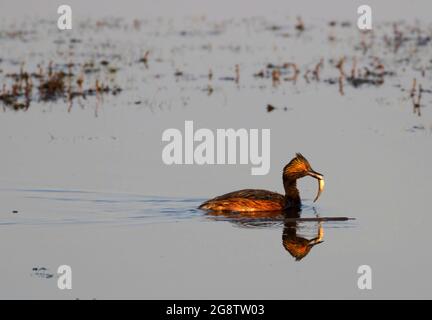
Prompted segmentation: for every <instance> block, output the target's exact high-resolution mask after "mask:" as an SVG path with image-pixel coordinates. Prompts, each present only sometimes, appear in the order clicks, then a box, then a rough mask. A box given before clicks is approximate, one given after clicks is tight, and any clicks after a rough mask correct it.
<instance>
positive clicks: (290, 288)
mask: <svg viewBox="0 0 432 320" xmlns="http://www.w3.org/2000/svg"><path fill="white" fill-rule="evenodd" d="M423 11H424V10H423ZM299 13H302V16H303V17H304V20H305V25H306V30H305V31H304V32H303V33H300V34H298V33H297V32H296V31H295V29H294V27H293V26H294V24H295V23H296V20H295V14H292V15H289V17H285V16H284V17H277V16H276V17H273V16H264V17H262V16H256V17H253V18H251V17H250V16H249V17H246V18H241V17H237V18H235V19H234V18H233V19H228V18H227V19H223V17H218V18H209V19H203V18H201V17H192V18H191V17H189V18H184V17H175V18H172V19H170V18H167V17H162V18H148V19H144V20H143V21H142V22H141V24H140V28H138V29H134V27H133V18H134V17H131V16H130V15H128V16H127V17H126V18H121V19H120V18H119V19H118V20H116V19H112V18H111V19H105V20H102V21H105V22H104V23H100V24H99V27H96V25H97V24H96V22H95V21H96V20H95V19H93V18H89V19H88V20H85V19H83V20H79V21H82V23H77V24H76V25H77V28H76V29H75V30H74V31H73V33H72V34H67V35H64V34H62V33H59V32H58V31H57V30H56V29H55V25H54V24H52V23H51V22H50V19H47V21H40V20H38V19H35V20H31V21H30V22H28V21H27V22H25V21H24V20H20V19H15V21H14V22H10V21H8V20H3V21H2V24H0V25H1V28H2V29H1V30H0V31H3V32H2V33H1V35H2V36H1V37H0V47H1V58H2V60H1V62H0V69H1V70H2V73H0V78H1V79H2V81H3V83H4V82H7V81H10V79H9V78H7V77H4V76H5V75H6V74H7V73H11V72H19V68H20V64H21V63H22V62H23V61H25V68H26V70H27V69H28V70H30V71H34V70H36V65H37V64H38V63H43V64H44V65H47V64H48V62H49V61H50V60H52V61H54V63H58V64H59V66H58V67H59V68H61V65H62V64H63V65H64V64H67V63H68V62H70V60H72V61H73V62H76V63H77V67H76V68H77V69H76V70H75V71H76V72H79V68H80V66H81V65H82V64H84V63H85V62H88V61H94V62H95V63H96V64H98V63H99V62H100V61H101V60H106V59H108V60H109V61H110V64H112V65H113V66H114V67H116V68H118V69H119V70H118V71H117V72H116V73H115V74H114V75H113V74H111V73H109V72H106V70H105V71H104V68H103V67H100V69H101V71H100V72H99V73H98V72H96V73H95V74H90V75H89V78H91V81H90V80H89V81H88V83H87V85H91V83H93V81H94V78H97V77H99V79H101V80H103V81H106V82H107V83H110V84H116V85H118V86H120V87H122V89H123V91H122V92H121V93H120V94H119V95H117V96H112V95H106V96H103V101H102V102H101V103H99V102H98V101H96V98H95V97H88V98H87V99H86V100H85V101H81V102H79V101H78V100H76V101H74V105H73V107H72V109H71V111H70V112H68V103H67V101H63V99H59V100H57V101H54V102H48V103H46V102H40V101H37V99H35V100H34V101H33V102H32V103H31V105H30V107H29V109H28V110H26V111H24V110H20V111H14V110H12V109H10V108H5V109H4V110H3V111H2V112H1V113H0V146H1V155H2V156H1V165H0V252H1V253H2V257H3V258H2V261H1V263H0V283H1V286H0V298H48V297H50V298H82V299H86V298H89V299H91V298H98V299H100V298H431V289H432V281H431V280H430V275H429V271H430V269H431V267H432V254H431V253H430V250H429V242H430V240H429V238H430V237H429V232H430V231H429V230H430V226H431V225H432V218H431V215H430V206H429V199H430V195H431V188H430V181H431V179H432V171H431V169H430V164H431V163H432V151H431V150H432V148H431V146H432V134H431V128H432V114H431V110H432V108H431V105H430V103H431V96H430V93H429V92H428V91H427V90H430V89H431V88H430V74H429V70H430V67H431V65H430V61H429V60H428V57H430V53H431V48H430V46H431V44H430V43H426V45H425V46H417V47H418V50H417V51H415V50H414V49H415V48H416V46H415V45H414V44H413V43H415V42H414V41H412V42H410V41H408V42H407V43H406V44H404V45H403V46H401V48H400V49H399V50H400V51H399V52H397V53H392V50H391V48H387V47H386V46H385V45H384V44H383V41H380V39H382V36H383V35H385V34H387V35H391V34H392V21H399V20H400V19H401V18H402V17H401V16H394V17H393V16H387V17H386V18H387V21H389V22H382V23H381V24H377V31H376V40H375V45H374V46H372V47H371V48H370V49H369V50H370V51H368V52H367V53H366V54H363V53H362V51H361V50H357V49H355V48H356V45H358V43H359V42H360V40H361V37H360V35H359V33H358V31H356V29H355V28H354V26H351V27H346V28H345V27H342V26H341V25H340V23H341V21H344V20H346V19H345V18H344V16H343V17H342V19H341V20H337V21H338V25H337V26H336V30H337V32H336V33H335V34H336V36H337V37H340V39H339V40H336V41H335V42H334V43H333V42H329V40H328V35H329V33H330V29H329V26H328V25H327V23H328V22H329V20H326V19H321V20H320V19H315V20H313V22H312V21H311V20H312V19H310V20H307V18H305V17H307V14H306V13H304V11H302V12H300V11H299ZM252 16H253V15H252ZM213 19H214V20H213ZM107 21H108V22H110V23H113V24H114V25H113V26H110V25H106V22H107ZM416 23H417V22H415V20H414V19H412V20H409V21H405V22H403V23H401V29H402V30H406V28H409V26H411V25H416ZM418 24H419V25H420V27H421V29H422V30H426V31H424V33H423V34H421V36H422V37H426V36H428V35H429V33H430V31H427V30H430V26H429V25H428V21H427V20H420V22H418ZM29 26H31V27H29ZM275 26H276V27H275ZM17 30H33V31H32V32H28V33H26V32H24V33H21V35H23V37H24V39H23V38H19V37H18V38H11V37H10V35H11V34H13V33H11V31H17ZM5 31H8V32H5ZM428 32H429V33H428ZM286 33H287V34H288V35H286ZM71 39H76V40H74V41H72V40H71ZM148 50H149V51H150V54H149V58H148V59H149V61H148V66H145V65H144V64H143V63H139V62H138V61H139V59H140V58H142V56H143V54H144V53H145V52H146V51H148ZM70 52H72V53H73V55H71V54H70ZM343 55H346V56H347V60H346V70H347V72H348V71H349V69H350V68H351V65H352V61H353V60H352V58H353V57H356V58H357V59H358V63H359V64H360V65H362V66H366V65H368V63H369V62H370V58H369V57H370V56H379V57H380V58H381V59H382V62H383V64H384V65H385V67H386V70H389V71H393V72H395V73H396V74H395V75H394V76H388V77H386V78H385V82H384V84H383V85H380V86H368V85H365V86H361V87H359V88H354V87H352V86H350V85H349V84H346V85H345V87H344V95H340V93H339V91H338V86H337V84H333V85H332V84H329V83H328V82H325V81H324V80H326V79H334V78H336V79H337V76H338V70H337V68H335V67H334V65H333V64H332V62H330V61H329V59H333V60H334V61H337V60H338V59H340V57H341V56H343ZM407 57H408V58H409V60H408V62H406V63H401V62H398V61H399V60H400V59H401V58H407ZM321 58H324V67H323V70H322V74H321V80H320V81H312V80H311V81H310V83H307V81H306V80H305V79H304V78H303V74H304V72H305V71H306V70H307V69H311V70H312V69H313V68H314V67H315V65H316V64H317V63H318V62H319V61H320V59H321ZM287 61H288V62H295V63H296V64H298V66H299V68H300V70H301V75H300V76H299V79H298V81H297V83H296V84H293V83H292V82H290V81H281V83H280V84H278V85H273V83H272V79H271V78H263V79H262V78H257V77H254V76H253V75H254V74H255V73H257V72H259V71H260V70H266V65H267V64H269V63H272V64H275V65H278V64H283V63H285V62H287ZM236 64H238V65H239V67H240V79H239V83H238V84H236V83H235V81H227V80H226V79H225V78H226V77H234V76H235V65H236ZM422 68H423V69H425V70H426V72H425V75H424V76H423V77H422V75H421V69H422ZM209 69H212V73H213V78H212V79H211V80H209V79H208V72H209ZM177 71H181V72H182V74H181V75H180V74H178V75H177V76H176V75H175V73H176V72H177ZM413 77H416V78H417V79H418V81H419V82H420V83H422V85H423V89H425V90H426V91H425V92H424V93H423V96H422V106H421V116H418V115H417V114H414V113H413V107H412V102H411V99H410V97H409V91H410V89H411V85H412V79H413ZM209 86H211V87H212V92H211V94H209V91H208V88H209ZM268 104H271V105H273V106H275V107H276V109H275V110H273V111H271V112H267V109H266V107H267V105H268ZM81 105H82V106H81ZM284 108H286V110H285V109H284ZM185 120H193V121H194V125H195V127H196V128H209V129H212V130H216V129H217V128H271V157H270V159H271V170H270V173H269V174H268V175H266V176H251V175H250V167H251V165H232V166H217V165H215V166H208V165H206V166H196V165H195V166H187V165H181V166H166V165H165V164H164V163H163V162H162V159H161V152H162V148H163V147H164V145H165V144H164V143H163V142H162V141H161V136H162V132H163V131H164V130H165V129H167V128H178V129H180V130H183V128H184V121H185ZM295 152H302V153H303V154H304V155H305V156H306V157H307V158H308V159H309V160H310V162H311V164H312V167H313V168H314V169H315V170H317V171H319V172H322V173H323V174H324V175H325V178H326V189H325V190H324V193H323V195H322V197H321V198H320V199H319V200H318V202H317V203H314V204H313V203H312V199H313V197H314V195H315V190H316V185H315V183H316V182H315V181H312V179H308V178H305V179H303V180H301V181H300V182H299V188H300V191H301V195H302V198H303V202H304V208H303V211H302V217H315V216H317V215H319V216H321V217H340V216H344V217H352V218H355V219H356V220H350V221H339V222H334V221H333V222H323V223H322V227H323V231H324V238H323V239H324V242H323V243H321V244H319V245H316V246H314V247H313V248H312V249H311V251H310V252H309V254H308V255H307V256H305V257H304V258H303V259H301V260H300V261H295V259H294V258H293V257H292V256H291V254H290V253H289V252H288V251H287V250H286V249H285V248H284V246H283V235H284V232H285V231H284V230H286V225H285V223H284V221H283V219H281V218H280V217H275V218H274V219H259V220H258V221H256V220H255V221H251V220H250V219H245V218H241V217H240V218H239V217H238V216H235V217H232V218H229V217H228V218H227V217H221V216H211V215H207V214H206V213H205V212H202V211H200V210H197V209H196V208H197V206H198V205H199V204H200V203H201V202H202V201H204V200H205V199H208V198H210V197H213V196H216V195H219V194H223V193H226V192H229V191H233V190H236V189H242V188H246V187H251V188H252V187H253V188H262V189H268V190H274V191H279V192H282V190H283V188H282V179H281V171H282V168H283V166H284V164H286V163H287V162H288V161H289V160H290V159H291V157H292V156H293V155H294V153H295ZM318 229H319V224H318V223H317V222H301V223H298V225H297V226H296V230H297V232H298V234H299V236H300V235H301V236H302V237H306V238H309V239H310V238H313V237H315V236H316V234H317V230H318ZM285 234H286V232H285ZM63 264H68V265H70V266H71V267H72V270H73V289H72V290H70V291H67V290H64V291H61V290H59V289H58V288H57V285H56V279H57V276H56V270H57V267H58V266H60V265H63ZM363 264H367V265H370V266H371V267H372V270H373V289H372V290H367V291H362V290H359V289H358V287H357V279H358V276H359V275H358V274H357V268H358V267H359V266H360V265H363ZM34 268H36V269H34ZM40 268H46V269H47V270H45V269H42V271H43V272H41V269H40ZM47 274H52V275H53V276H52V277H47V276H46V275H47Z"/></svg>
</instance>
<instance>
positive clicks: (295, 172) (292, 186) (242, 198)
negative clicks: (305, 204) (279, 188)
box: [198, 153, 324, 212]
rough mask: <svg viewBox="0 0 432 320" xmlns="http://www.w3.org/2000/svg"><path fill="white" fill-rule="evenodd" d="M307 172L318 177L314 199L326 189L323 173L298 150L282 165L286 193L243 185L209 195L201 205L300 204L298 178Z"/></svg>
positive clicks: (251, 208)
mask: <svg viewBox="0 0 432 320" xmlns="http://www.w3.org/2000/svg"><path fill="white" fill-rule="evenodd" d="M305 176H311V177H313V178H315V179H317V180H318V193H317V195H316V197H315V200H314V202H315V201H316V200H318V198H319V196H320V194H321V192H322V190H323V189H324V177H323V175H322V174H321V173H318V172H316V171H314V170H313V169H312V167H311V165H310V164H309V162H308V161H307V160H306V158H305V157H304V156H303V155H301V154H300V153H296V156H295V157H294V158H293V159H292V160H291V161H290V162H289V163H288V164H287V165H286V166H285V167H284V168H283V172H282V181H283V185H284V189H285V195H282V194H279V193H276V192H272V191H267V190H260V189H244V190H239V191H234V192H230V193H227V194H224V195H222V196H219V197H216V198H213V199H210V200H208V201H206V202H204V203H203V204H201V205H200V206H199V207H198V208H199V209H204V210H212V211H230V212H260V211H284V210H287V209H290V208H300V207H301V200H300V194H299V191H298V189H297V179H300V178H303V177H305Z"/></svg>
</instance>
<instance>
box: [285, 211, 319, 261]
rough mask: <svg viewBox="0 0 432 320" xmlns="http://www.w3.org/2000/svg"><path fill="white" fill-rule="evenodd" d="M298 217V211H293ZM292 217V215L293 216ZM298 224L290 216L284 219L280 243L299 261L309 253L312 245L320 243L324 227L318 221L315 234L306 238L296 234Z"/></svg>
mask: <svg viewBox="0 0 432 320" xmlns="http://www.w3.org/2000/svg"><path fill="white" fill-rule="evenodd" d="M295 215H296V216H297V217H299V215H298V213H295ZM293 218H294V217H293ZM298 228H299V225H298V222H297V221H295V220H292V219H290V218H287V219H285V222H284V230H283V233H282V244H283V246H284V248H285V249H286V250H287V251H288V252H289V253H290V254H291V255H292V256H293V257H294V258H295V259H296V261H299V260H301V259H303V258H304V257H305V256H307V255H308V254H309V252H310V251H311V249H312V247H313V246H315V245H317V244H319V243H322V242H323V237H324V229H323V227H322V221H319V222H318V230H317V235H316V237H314V238H313V239H306V238H303V237H301V236H299V235H298V234H297V231H298Z"/></svg>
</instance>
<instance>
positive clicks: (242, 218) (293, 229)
mask: <svg viewBox="0 0 432 320" xmlns="http://www.w3.org/2000/svg"><path fill="white" fill-rule="evenodd" d="M300 212H301V210H300V209H297V208H292V209H289V210H286V211H284V212H274V211H270V212H259V213H239V214H232V213H227V212H220V211H219V212H217V211H209V212H208V213H207V214H208V216H209V217H213V218H215V219H217V220H225V221H229V222H231V223H234V224H235V225H237V226H239V227H243V228H268V227H274V226H278V225H281V224H283V226H284V228H283V232H282V245H283V247H284V248H285V250H286V251H288V252H289V253H290V254H291V255H292V256H293V257H294V258H295V259H296V261H299V260H301V259H303V258H304V257H305V256H306V255H308V254H309V252H310V251H311V249H312V248H313V247H314V246H315V245H316V244H319V243H322V242H323V237H324V229H323V227H322V218H319V217H317V218H309V221H312V222H317V221H318V230H317V235H316V237H314V238H313V239H310V240H309V239H306V238H304V237H302V236H300V235H299V234H298V229H299V224H300V223H299V221H302V219H300ZM325 219H326V220H327V219H330V218H325ZM335 219H340V220H346V219H347V218H335Z"/></svg>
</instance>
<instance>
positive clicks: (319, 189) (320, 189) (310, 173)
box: [307, 170, 324, 202]
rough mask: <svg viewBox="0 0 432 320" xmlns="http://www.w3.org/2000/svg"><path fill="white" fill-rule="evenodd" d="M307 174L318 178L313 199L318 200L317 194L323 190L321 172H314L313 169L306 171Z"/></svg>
mask: <svg viewBox="0 0 432 320" xmlns="http://www.w3.org/2000/svg"><path fill="white" fill-rule="evenodd" d="M307 174H308V175H309V176H311V177H314V178H315V179H317V180H318V193H317V195H316V197H315V199H314V201H313V202H315V201H317V200H318V198H319V196H320V195H321V192H322V191H323V190H324V176H323V175H322V174H321V173H318V172H315V171H313V170H311V171H308V173H307Z"/></svg>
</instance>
